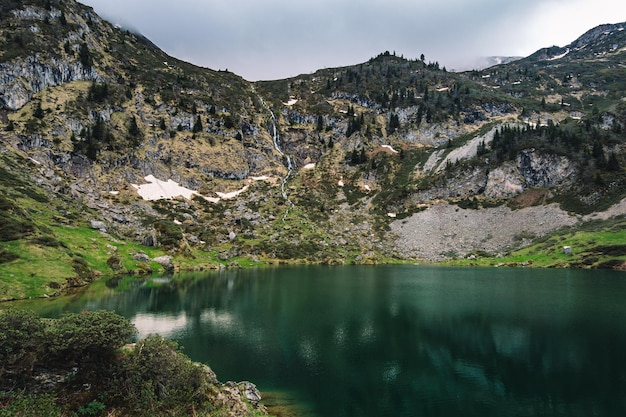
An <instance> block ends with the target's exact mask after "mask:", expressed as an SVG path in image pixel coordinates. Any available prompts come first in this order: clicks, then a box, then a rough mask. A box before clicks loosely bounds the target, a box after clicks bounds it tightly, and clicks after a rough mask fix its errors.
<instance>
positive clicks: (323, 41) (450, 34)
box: [85, 0, 626, 80]
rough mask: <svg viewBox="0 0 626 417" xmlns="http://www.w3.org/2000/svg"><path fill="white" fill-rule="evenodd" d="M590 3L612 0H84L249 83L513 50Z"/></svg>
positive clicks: (170, 48)
mask: <svg viewBox="0 0 626 417" xmlns="http://www.w3.org/2000/svg"><path fill="white" fill-rule="evenodd" d="M592 2H593V3H595V4H598V3H602V2H611V0H572V1H570V2H566V1H565V0H524V1H520V0H513V1H503V0H473V1H469V0H418V1H415V0H412V1H411V0H363V1H360V2H354V1H347V0H318V1H294V0H263V1H258V0H210V1H200V0H179V1H177V2H171V1H163V0H156V1H155V0H124V1H122V0H85V3H87V4H89V5H91V6H93V7H94V8H95V10H96V11H97V12H99V13H101V14H102V15H103V16H104V17H106V18H108V19H109V20H112V21H119V22H121V23H122V24H125V25H129V26H131V27H132V28H135V29H137V30H138V31H140V32H141V33H143V34H144V35H145V36H147V37H148V38H150V39H151V40H152V41H153V42H154V43H155V44H157V45H158V46H159V47H161V48H163V49H164V50H165V51H166V52H168V53H169V54H171V55H174V56H176V57H178V58H181V59H185V60H188V61H191V62H193V63H195V64H198V65H202V66H206V67H209V68H213V69H229V70H231V71H233V72H235V73H237V74H239V75H241V76H243V77H244V78H247V79H249V80H258V79H276V78H284V77H289V76H295V75H297V74H300V73H308V72H312V71H315V70H317V69H320V68H324V67H336V66H342V65H350V64H357V63H359V62H363V61H365V60H367V59H369V58H371V57H372V56H375V55H377V54H378V53H380V52H384V51H385V50H389V51H396V52H397V53H398V54H403V55H404V56H406V57H408V58H416V57H419V55H420V54H421V53H424V54H425V55H426V57H427V59H428V60H433V61H435V60H437V61H439V62H440V64H442V65H446V66H448V68H453V67H455V66H458V65H460V64H461V63H463V62H467V61H468V60H470V59H473V58H474V57H476V56H485V55H491V54H501V55H507V54H508V55H511V54H515V53H517V51H518V50H520V49H521V47H520V46H519V45H521V44H522V40H523V38H524V37H526V36H528V35H529V30H528V27H529V22H530V20H531V19H533V18H536V16H537V13H538V12H539V11H540V10H544V9H546V7H547V6H549V5H564V4H573V3H576V4H582V3H592ZM597 7H602V6H601V5H598V6H597ZM622 7H623V6H622ZM583 17H584V16H583ZM581 18H582V17H581ZM625 18H626V17H625ZM565 23H566V22H565ZM599 23H605V22H594V23H593V24H599ZM593 24H592V23H590V24H589V28H591V27H592V25H593ZM547 35H548V33H546V38H547V37H548V36H547ZM576 35H579V34H576ZM573 37H574V35H572V39H571V40H573ZM549 45H550V41H549V40H546V42H545V43H543V44H538V45H535V46H534V47H535V49H538V48H540V47H543V46H549ZM507 51H511V52H507ZM526 52H527V53H531V52H533V51H531V50H528V51H526Z"/></svg>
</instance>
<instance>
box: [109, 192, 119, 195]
mask: <svg viewBox="0 0 626 417" xmlns="http://www.w3.org/2000/svg"><path fill="white" fill-rule="evenodd" d="M119 193H120V192H119V191H109V194H111V195H118V194H119Z"/></svg>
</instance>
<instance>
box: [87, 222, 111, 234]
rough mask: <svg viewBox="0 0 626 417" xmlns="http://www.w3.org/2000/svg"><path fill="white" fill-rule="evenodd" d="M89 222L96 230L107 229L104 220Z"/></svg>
mask: <svg viewBox="0 0 626 417" xmlns="http://www.w3.org/2000/svg"><path fill="white" fill-rule="evenodd" d="M89 224H90V225H91V228H92V229H94V230H100V231H102V232H106V231H107V225H106V224H105V223H104V222H101V221H99V220H91V221H90V222H89Z"/></svg>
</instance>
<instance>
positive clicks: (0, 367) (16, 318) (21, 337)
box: [0, 309, 45, 377]
mask: <svg viewBox="0 0 626 417" xmlns="http://www.w3.org/2000/svg"><path fill="white" fill-rule="evenodd" d="M44 327H45V326H44V323H43V321H42V320H41V319H40V318H39V317H37V316H36V315H35V314H34V313H32V312H29V311H20V310H15V309H9V310H6V311H3V312H2V313H1V314H0V377H1V376H2V375H3V374H7V373H10V374H19V373H24V372H26V373H30V372H31V371H32V369H33V367H34V366H35V364H36V363H37V361H38V360H39V358H40V355H41V353H42V348H43V341H44Z"/></svg>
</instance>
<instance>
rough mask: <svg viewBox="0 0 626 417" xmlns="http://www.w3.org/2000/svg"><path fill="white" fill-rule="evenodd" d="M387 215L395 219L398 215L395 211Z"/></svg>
mask: <svg viewBox="0 0 626 417" xmlns="http://www.w3.org/2000/svg"><path fill="white" fill-rule="evenodd" d="M387 217H391V218H392V219H395V218H396V217H398V215H397V214H396V213H387Z"/></svg>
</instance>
